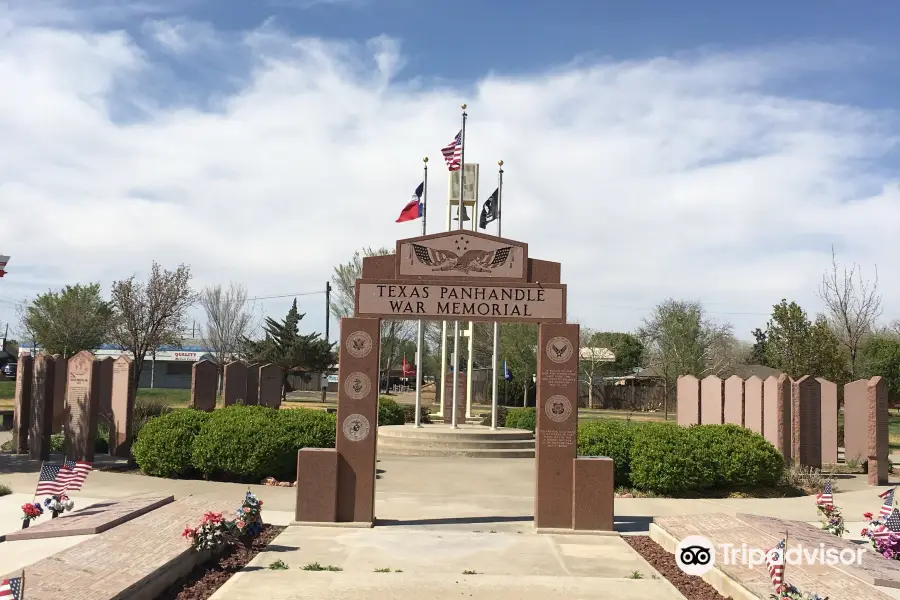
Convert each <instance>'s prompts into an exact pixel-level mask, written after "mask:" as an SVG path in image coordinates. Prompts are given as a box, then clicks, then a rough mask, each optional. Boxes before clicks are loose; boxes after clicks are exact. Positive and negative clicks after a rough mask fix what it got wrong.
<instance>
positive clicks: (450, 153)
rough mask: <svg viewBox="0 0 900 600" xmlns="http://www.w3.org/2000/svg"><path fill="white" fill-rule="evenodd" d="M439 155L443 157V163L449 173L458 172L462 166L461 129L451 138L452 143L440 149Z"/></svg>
mask: <svg viewBox="0 0 900 600" xmlns="http://www.w3.org/2000/svg"><path fill="white" fill-rule="evenodd" d="M441 154H443V155H444V161H446V163H447V169H448V170H449V171H459V166H460V164H462V129H460V130H459V133H457V134H456V137H455V138H453V141H452V142H450V143H449V144H448V145H446V146H444V147H443V148H441Z"/></svg>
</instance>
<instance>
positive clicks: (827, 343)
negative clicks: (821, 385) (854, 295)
mask: <svg viewBox="0 0 900 600" xmlns="http://www.w3.org/2000/svg"><path fill="white" fill-rule="evenodd" d="M765 349H766V365H767V366H769V367H772V368H774V369H779V370H780V371H783V372H784V373H786V374H787V375H788V376H789V377H791V378H793V379H798V378H800V377H802V376H804V375H812V376H814V377H825V378H827V379H829V380H831V381H833V382H835V383H842V382H843V381H844V379H845V374H844V371H845V369H844V362H845V361H844V356H843V354H842V351H841V347H840V342H839V341H838V339H837V338H836V337H835V335H834V332H833V331H832V330H831V328H830V327H829V325H828V322H827V320H826V319H825V317H824V316H820V317H818V318H817V319H816V322H815V323H812V322H810V320H809V319H808V318H807V316H806V312H805V311H804V310H803V309H802V308H801V307H800V305H799V304H797V303H796V302H791V303H788V301H787V300H784V299H783V300H782V301H781V302H780V303H779V304H776V305H775V306H773V307H772V318H771V319H770V320H769V323H768V325H767V327H766V345H765Z"/></svg>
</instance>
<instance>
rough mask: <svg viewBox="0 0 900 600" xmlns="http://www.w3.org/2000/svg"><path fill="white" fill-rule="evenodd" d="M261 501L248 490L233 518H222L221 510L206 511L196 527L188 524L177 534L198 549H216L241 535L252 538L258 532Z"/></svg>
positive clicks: (231, 542) (233, 541)
mask: <svg viewBox="0 0 900 600" xmlns="http://www.w3.org/2000/svg"><path fill="white" fill-rule="evenodd" d="M261 512H262V500H258V499H257V498H256V496H254V495H253V494H252V493H251V492H250V491H249V490H248V491H247V494H246V495H245V496H244V502H243V504H241V506H240V507H239V508H238V509H237V510H236V511H235V519H234V520H231V521H226V520H225V519H224V518H223V517H222V513H214V512H208V513H205V514H204V515H203V518H202V519H200V523H199V524H198V525H197V526H196V527H191V526H190V525H188V526H187V527H185V528H184V531H183V532H182V533H181V536H182V537H183V538H185V539H187V540H188V541H189V542H190V544H191V547H192V548H193V549H194V550H197V551H198V552H202V551H204V550H210V551H216V550H219V549H221V548H222V547H223V546H224V545H226V544H237V543H240V541H241V538H245V539H246V538H249V539H253V538H255V537H256V536H258V535H259V534H260V533H261V532H262V527H263V521H262V515H261Z"/></svg>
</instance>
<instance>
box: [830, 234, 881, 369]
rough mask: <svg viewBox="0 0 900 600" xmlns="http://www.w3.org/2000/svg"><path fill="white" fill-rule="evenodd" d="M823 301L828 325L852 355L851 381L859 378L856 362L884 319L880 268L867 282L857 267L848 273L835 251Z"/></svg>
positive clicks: (876, 268)
mask: <svg viewBox="0 0 900 600" xmlns="http://www.w3.org/2000/svg"><path fill="white" fill-rule="evenodd" d="M819 297H820V298H822V302H824V303H825V308H826V310H827V315H826V317H827V319H828V324H829V325H830V326H831V329H832V330H833V331H834V334H835V335H836V336H837V338H838V340H840V342H841V344H843V345H844V347H846V348H847V352H848V353H849V355H850V379H851V380H853V379H855V378H856V359H857V355H858V353H859V347H860V344H861V341H862V340H863V338H864V337H865V336H866V335H869V334H871V333H872V332H874V330H875V325H876V322H877V320H878V317H880V316H881V294H879V293H878V267H877V266H876V267H875V279H874V281H869V280H864V279H863V276H862V270H861V269H860V268H859V267H858V266H857V265H856V263H854V264H853V266H851V267H850V269H847V267H846V266H842V265H840V264H839V263H838V261H837V256H836V255H835V253H834V247H832V248H831V269H830V270H829V271H826V272H825V273H824V274H823V275H822V285H821V286H820V287H819Z"/></svg>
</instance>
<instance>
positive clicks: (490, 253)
mask: <svg viewBox="0 0 900 600" xmlns="http://www.w3.org/2000/svg"><path fill="white" fill-rule="evenodd" d="M412 247H413V251H414V252H415V255H416V259H417V260H418V261H419V262H420V263H422V264H423V265H427V266H429V267H432V269H431V270H432V271H460V272H461V273H465V274H467V275H468V274H469V272H470V271H472V272H475V273H491V272H493V270H494V269H495V268H497V267H500V266H502V265H504V264H505V263H506V261H507V260H508V259H509V253H510V251H512V246H506V247H504V248H497V249H496V250H466V251H465V252H463V253H462V254H461V255H457V254H456V253H455V252H452V251H450V250H435V249H434V248H429V247H428V246H421V245H419V244H413V245H412Z"/></svg>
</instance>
